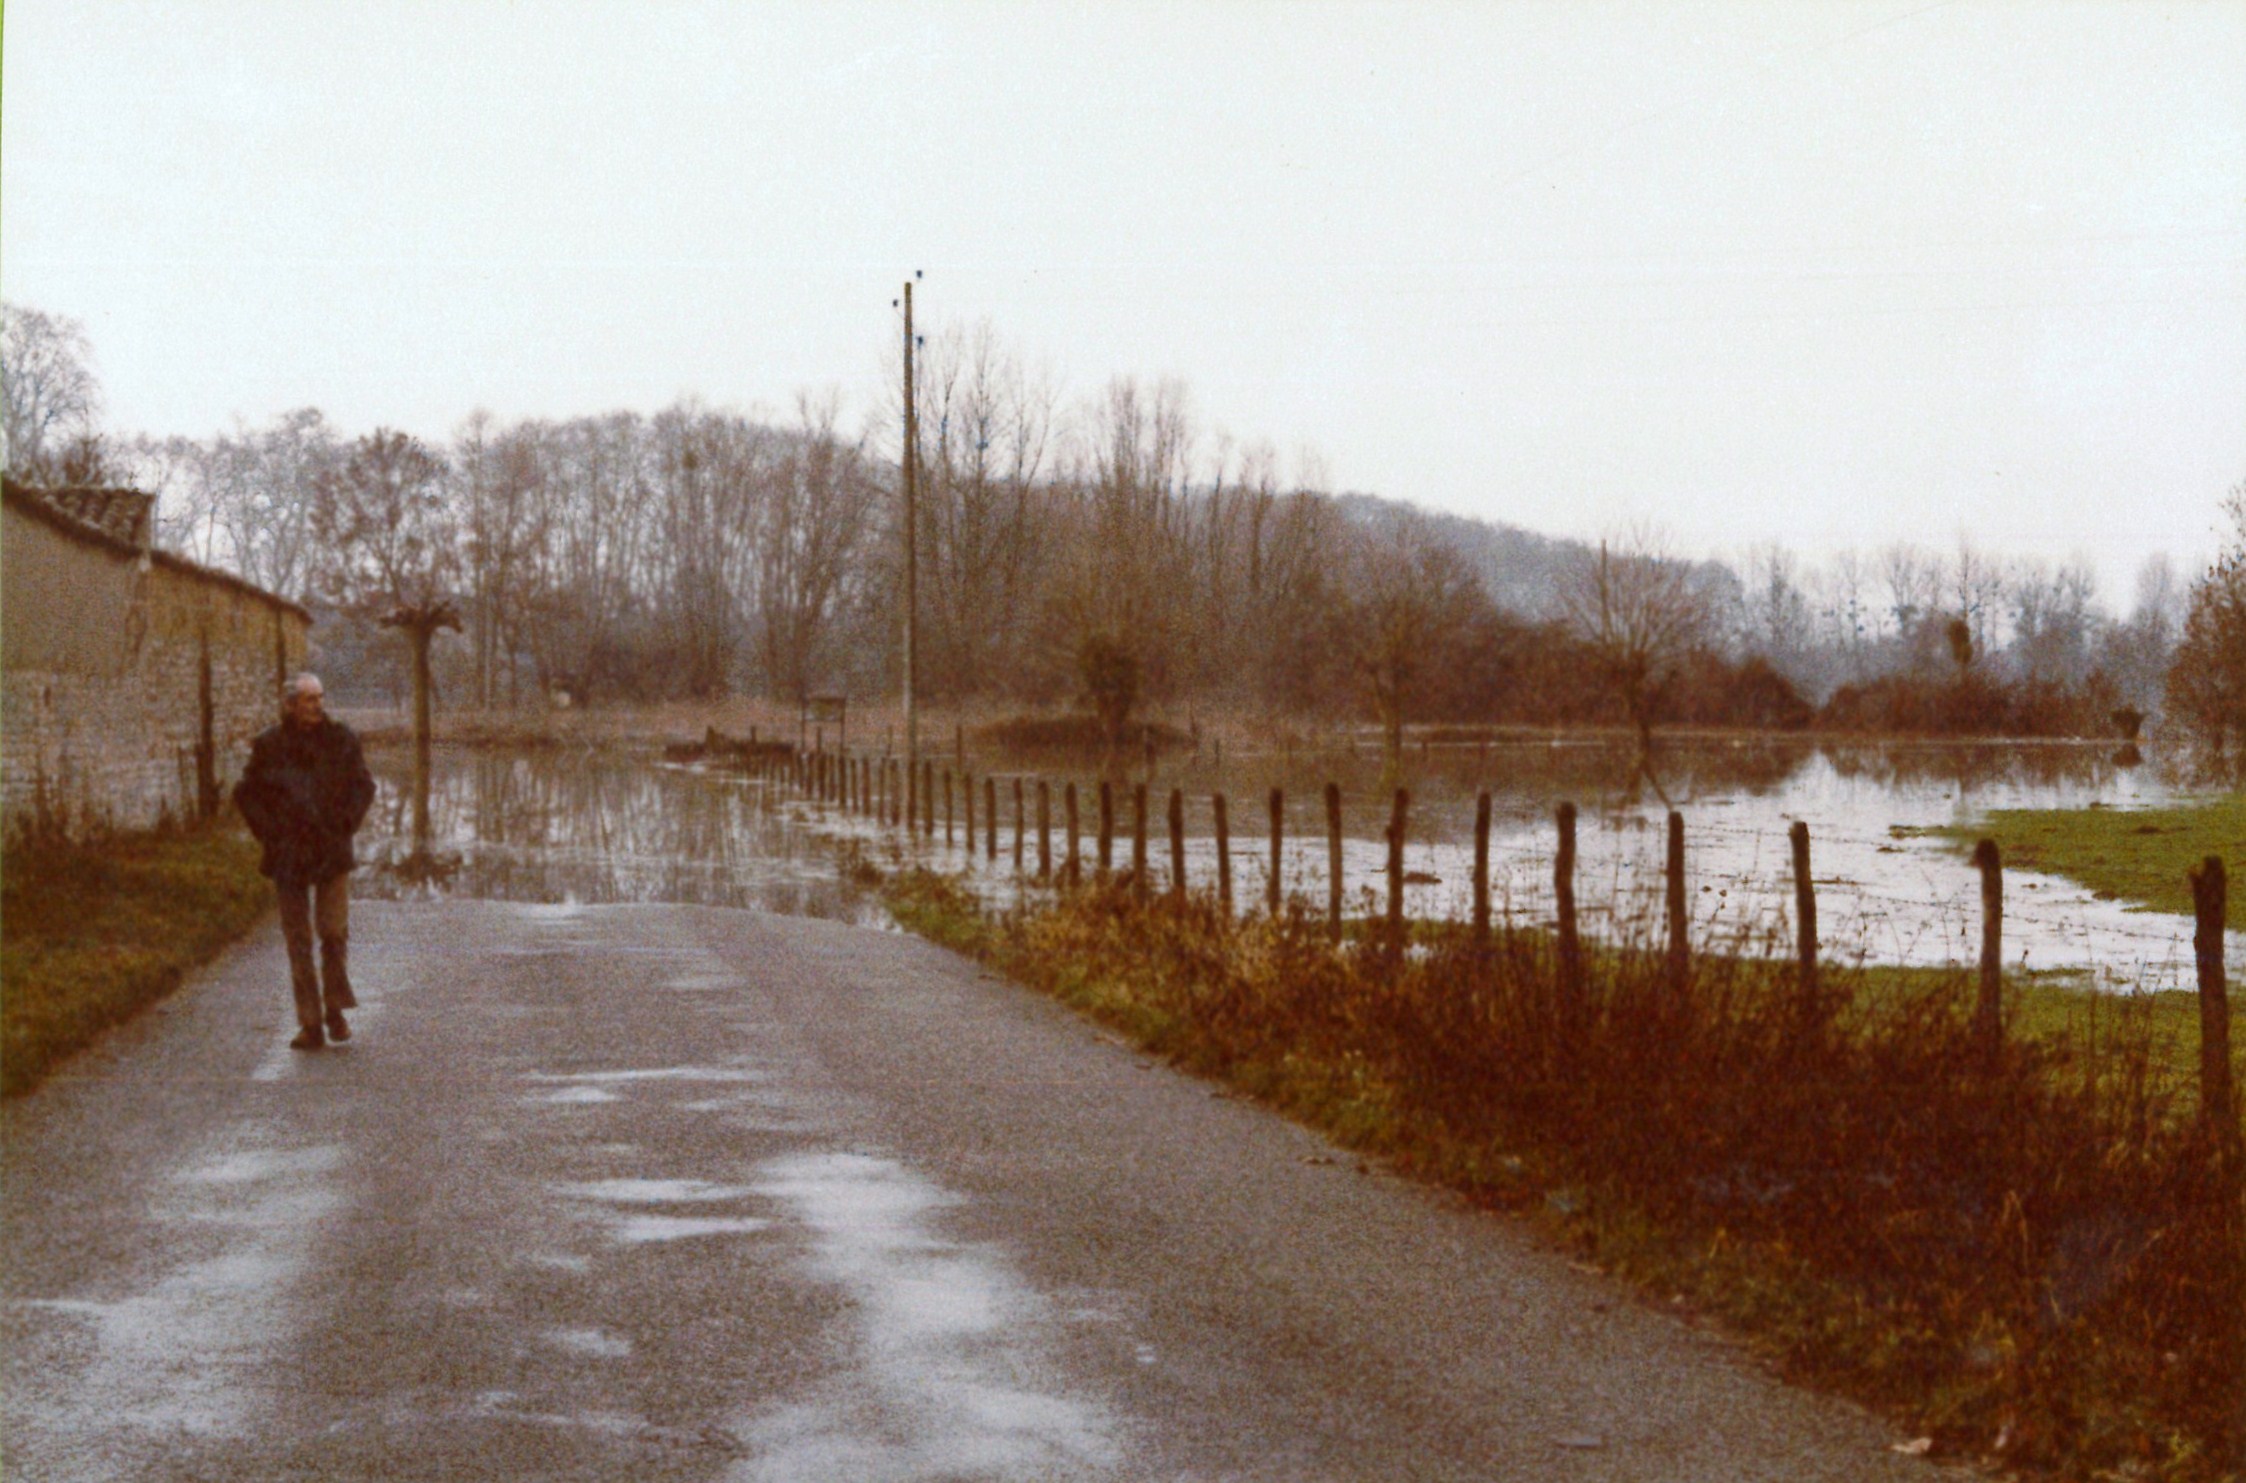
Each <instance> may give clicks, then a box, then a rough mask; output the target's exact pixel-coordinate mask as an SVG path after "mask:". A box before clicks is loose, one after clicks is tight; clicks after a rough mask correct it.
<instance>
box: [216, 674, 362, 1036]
mask: <svg viewBox="0 0 2246 1483" xmlns="http://www.w3.org/2000/svg"><path fill="white" fill-rule="evenodd" d="M323 693H324V692H323V690H322V689H321V686H320V677H319V676H318V675H312V674H301V675H298V676H297V677H296V678H295V679H293V680H291V681H290V682H289V687H288V690H287V692H286V694H285V695H284V696H283V699H282V703H281V724H280V725H278V726H275V727H271V728H269V729H268V730H266V731H263V732H260V733H259V734H258V737H257V740H256V741H254V742H252V743H251V744H250V761H249V766H248V767H246V768H244V769H243V771H242V781H241V782H240V783H239V784H237V785H236V786H235V788H234V804H235V806H236V807H237V808H239V809H240V810H241V811H242V820H243V822H244V823H246V824H248V825H249V826H250V833H251V834H253V835H255V836H256V837H257V842H258V843H259V844H261V845H263V846H264V847H265V858H264V860H263V862H262V863H261V864H260V866H259V869H261V870H263V871H264V872H265V873H266V874H267V875H269V876H271V877H272V878H273V886H274V889H275V891H276V892H277V894H278V895H279V897H280V902H281V936H282V938H283V939H284V940H285V941H286V942H287V943H288V948H289V977H290V979H291V981H292V983H293V986H294V988H295V991H296V1022H297V1025H298V1026H299V1030H298V1033H297V1037H296V1038H295V1039H294V1040H291V1041H290V1042H289V1046H290V1048H291V1049H293V1050H318V1049H320V1048H321V1047H322V1046H323V1045H325V1044H326V1043H327V1042H328V1041H330V1040H348V1039H350V1038H351V1026H350V1025H349V1024H348V1023H347V1022H346V1021H345V1020H344V1018H343V1011H345V1010H346V1009H356V1008H358V1004H359V1001H358V1000H357V999H356V998H354V997H353V996H352V994H351V977H350V973H349V971H348V970H347V969H346V967H345V966H344V958H345V952H346V947H347V944H348V942H349V939H350V930H351V868H352V867H353V866H354V865H356V864H357V863H358V861H357V860H356V859H355V858H353V856H352V853H351V836H352V835H353V834H356V833H357V832H358V829H359V825H360V823H361V822H362V821H363V820H364V819H365V818H366V816H367V807H368V806H369V805H370V804H372V803H373V802H374V779H373V777H372V776H371V775H369V774H368V772H367V763H366V757H365V755H364V754H363V753H361V751H360V750H359V739H358V737H357V736H355V735H354V734H352V731H351V728H350V727H348V726H346V725H344V724H343V723H342V722H341V721H337V720H335V719H333V718H332V717H330V716H329V715H328V714H327V713H326V711H325V710H323V709H322V708H321V696H322V695H323ZM315 927H317V929H318V931H319V937H320V956H319V964H318V968H317V970H316V971H315V969H314V966H313V959H312V934H313V930H314V928H315ZM323 997H324V999H325V1003H324V1004H323V1003H322V1000H323Z"/></svg>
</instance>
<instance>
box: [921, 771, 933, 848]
mask: <svg viewBox="0 0 2246 1483" xmlns="http://www.w3.org/2000/svg"><path fill="white" fill-rule="evenodd" d="M920 837H921V838H922V839H926V840H933V839H934V838H935V837H936V764H935V763H933V762H923V763H921V764H920Z"/></svg>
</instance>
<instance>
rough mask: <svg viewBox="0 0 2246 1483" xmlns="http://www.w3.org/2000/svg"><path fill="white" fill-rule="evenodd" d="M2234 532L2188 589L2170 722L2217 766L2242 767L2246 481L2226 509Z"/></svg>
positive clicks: (2172, 668) (2172, 672)
mask: <svg viewBox="0 0 2246 1483" xmlns="http://www.w3.org/2000/svg"><path fill="white" fill-rule="evenodd" d="M2223 513H2224V514H2225V515H2226V516H2227V517H2228V518H2229V520H2230V523H2231V532H2230V537H2229V540H2228V541H2227V542H2226V543H2225V545H2224V547H2223V551H2222V554H2221V555H2220V556H2218V557H2216V558H2215V563H2214V565H2212V566H2210V567H2209V568H2208V569H2207V571H2206V573H2205V574H2204V575H2202V576H2201V577H2200V579H2199V580H2198V581H2197V582H2195V583H2193V584H2192V589H2191V606H2190V608H2189V609H2188V610H2187V612H2186V614H2185V617H2184V633H2183V639H2182V641H2181V642H2180V643H2178V644H2177V645H2176V653H2175V658H2174V659H2173V660H2172V661H2171V662H2170V664H2169V666H2168V685H2167V708H2168V717H2169V719H2170V720H2171V721H2172V722H2174V723H2175V724H2176V725H2178V726H2180V727H2181V728H2182V729H2183V731H2184V732H2185V734H2186V735H2188V736H2190V737H2191V738H2192V739H2193V740H2194V741H2196V742H2198V743H2199V744H2200V745H2202V746H2204V747H2206V748H2207V749H2208V750H2209V751H2210V752H2211V753H2212V754H2213V756H2214V758H2215V760H2217V761H2218V762H2220V761H2223V760H2225V759H2230V760H2232V761H2234V762H2235V761H2246V481H2242V482H2241V483H2239V484H2237V485H2235V486H2233V487H2232V489H2231V491H2230V495H2229V497H2228V498H2227V499H2225V500H2224V501H2223Z"/></svg>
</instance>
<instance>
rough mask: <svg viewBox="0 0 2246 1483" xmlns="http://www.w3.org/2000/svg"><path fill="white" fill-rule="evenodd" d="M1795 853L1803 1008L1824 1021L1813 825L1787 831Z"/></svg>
mask: <svg viewBox="0 0 2246 1483" xmlns="http://www.w3.org/2000/svg"><path fill="white" fill-rule="evenodd" d="M1786 838H1787V840H1788V842H1790V843H1791V844H1792V845H1793V852H1794V959H1795V962H1796V963H1797V964H1798V965H1799V968H1798V975H1799V981H1800V988H1801V1005H1802V1008H1803V1010H1804V1011H1806V1012H1807V1013H1808V1014H1809V1015H1810V1016H1811V1017H1812V1018H1822V1009H1823V1006H1822V1005H1820V1004H1819V1002H1818V996H1817V888H1816V886H1815V885H1813V884H1812V883H1811V882H1810V878H1809V825H1808V823H1807V822H1805V821H1804V820H1801V819H1796V820H1794V822H1793V827H1791V828H1789V829H1788V830H1787V831H1786Z"/></svg>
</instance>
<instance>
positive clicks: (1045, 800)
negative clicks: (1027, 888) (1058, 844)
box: [1037, 778, 1053, 881]
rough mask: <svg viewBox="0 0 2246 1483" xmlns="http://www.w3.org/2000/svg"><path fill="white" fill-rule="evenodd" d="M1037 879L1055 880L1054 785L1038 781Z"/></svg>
mask: <svg viewBox="0 0 2246 1483" xmlns="http://www.w3.org/2000/svg"><path fill="white" fill-rule="evenodd" d="M1037 878H1038V880H1040V881H1050V880H1051V879H1052V878H1053V785H1052V784H1051V783H1049V782H1047V781H1046V780H1045V779H1043V778H1039V779H1038V780H1037Z"/></svg>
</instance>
